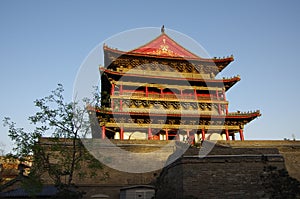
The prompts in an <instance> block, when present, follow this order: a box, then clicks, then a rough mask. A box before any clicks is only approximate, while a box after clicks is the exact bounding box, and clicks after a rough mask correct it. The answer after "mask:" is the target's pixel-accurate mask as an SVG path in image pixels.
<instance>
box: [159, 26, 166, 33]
mask: <svg viewBox="0 0 300 199" xmlns="http://www.w3.org/2000/svg"><path fill="white" fill-rule="evenodd" d="M160 31H161V33H165V25H162V27H161V29H160Z"/></svg>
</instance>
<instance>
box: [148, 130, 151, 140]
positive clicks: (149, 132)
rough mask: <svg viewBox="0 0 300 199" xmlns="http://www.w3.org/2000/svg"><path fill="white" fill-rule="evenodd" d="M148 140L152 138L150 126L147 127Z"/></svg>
mask: <svg viewBox="0 0 300 199" xmlns="http://www.w3.org/2000/svg"><path fill="white" fill-rule="evenodd" d="M148 140H152V129H151V127H149V128H148Z"/></svg>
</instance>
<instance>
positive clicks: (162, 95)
mask: <svg viewBox="0 0 300 199" xmlns="http://www.w3.org/2000/svg"><path fill="white" fill-rule="evenodd" d="M160 97H164V91H163V88H161V89H160Z"/></svg>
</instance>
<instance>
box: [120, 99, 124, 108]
mask: <svg viewBox="0 0 300 199" xmlns="http://www.w3.org/2000/svg"><path fill="white" fill-rule="evenodd" d="M122 110H123V100H122V99H120V111H122Z"/></svg>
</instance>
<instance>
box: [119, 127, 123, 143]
mask: <svg viewBox="0 0 300 199" xmlns="http://www.w3.org/2000/svg"><path fill="white" fill-rule="evenodd" d="M120 140H124V128H123V127H121V128H120Z"/></svg>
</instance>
